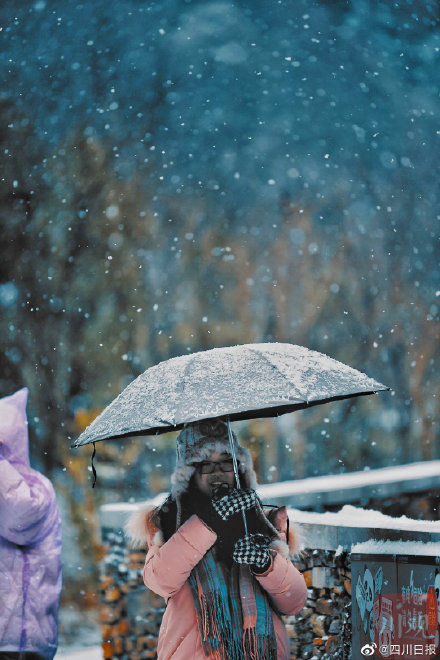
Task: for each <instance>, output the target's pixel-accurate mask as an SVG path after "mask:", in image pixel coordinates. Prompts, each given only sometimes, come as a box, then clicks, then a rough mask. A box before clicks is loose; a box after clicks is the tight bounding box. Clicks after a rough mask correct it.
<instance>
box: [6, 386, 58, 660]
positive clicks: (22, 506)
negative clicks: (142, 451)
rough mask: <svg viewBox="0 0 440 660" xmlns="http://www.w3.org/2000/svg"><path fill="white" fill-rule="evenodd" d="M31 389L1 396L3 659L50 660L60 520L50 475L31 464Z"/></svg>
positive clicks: (53, 643) (55, 638)
mask: <svg viewBox="0 0 440 660" xmlns="http://www.w3.org/2000/svg"><path fill="white" fill-rule="evenodd" d="M27 397H28V389H27V388H23V389H21V390H19V391H18V392H16V393H15V394H13V395H12V396H8V397H5V398H3V399H0V659H1V660H9V659H11V660H12V658H14V659H16V658H17V659H18V658H19V659H20V660H21V659H23V660H24V659H26V660H31V659H32V660H37V659H38V660H40V659H41V660H42V659H45V660H52V658H53V657H54V655H55V652H56V650H57V641H58V632H57V618H58V606H59V599H60V592H61V522H60V515H59V511H58V506H57V502H56V498H55V492H54V489H53V486H52V484H51V483H50V481H49V480H48V479H47V478H46V477H44V476H43V475H42V474H40V473H39V472H37V471H36V470H33V469H32V468H31V466H30V464H29V451H28V429H27V419H26V402H27Z"/></svg>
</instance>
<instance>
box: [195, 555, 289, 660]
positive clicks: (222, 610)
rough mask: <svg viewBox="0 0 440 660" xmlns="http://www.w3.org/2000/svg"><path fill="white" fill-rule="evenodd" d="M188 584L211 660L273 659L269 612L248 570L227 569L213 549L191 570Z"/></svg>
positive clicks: (271, 624)
mask: <svg viewBox="0 0 440 660" xmlns="http://www.w3.org/2000/svg"><path fill="white" fill-rule="evenodd" d="M189 585H190V588H191V593H192V597H193V601H194V605H195V608H196V612H197V618H198V620H199V623H200V632H201V637H202V646H203V651H204V653H205V655H206V656H207V657H209V658H211V659H212V660H276V657H277V644H276V638H275V631H274V627H273V619H272V610H271V607H270V605H269V601H268V598H267V596H266V593H265V592H264V590H263V589H262V588H261V587H260V585H259V584H258V582H257V580H256V579H255V578H254V577H253V575H252V573H251V572H250V570H249V568H247V567H246V566H243V565H238V564H233V565H232V568H231V570H228V569H227V568H226V567H225V566H224V565H223V564H222V563H221V562H217V561H216V560H215V557H214V554H213V552H212V550H210V551H209V552H207V553H206V555H205V556H204V557H203V559H202V560H201V561H200V562H199V563H198V564H197V566H196V567H195V568H194V569H193V570H192V571H191V574H190V577H189Z"/></svg>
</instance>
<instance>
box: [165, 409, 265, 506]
mask: <svg viewBox="0 0 440 660" xmlns="http://www.w3.org/2000/svg"><path fill="white" fill-rule="evenodd" d="M231 440H232V443H233V447H234V451H235V454H236V457H237V461H238V464H239V472H240V474H241V475H242V476H244V477H245V480H246V482H247V484H248V488H254V489H255V488H256V487H257V477H256V475H255V471H254V467H253V463H252V457H251V455H250V452H249V450H248V449H246V448H245V447H242V446H241V445H240V444H239V442H238V439H237V436H236V435H235V433H232V437H231ZM212 452H217V453H219V454H221V453H227V454H230V453H231V446H230V441H229V435H228V426H227V424H226V423H225V422H224V421H223V420H221V419H206V420H203V421H201V422H194V423H191V424H187V425H186V426H185V427H184V428H183V430H182V431H181V433H180V434H179V436H178V438H177V460H176V467H175V469H174V472H173V474H172V475H171V495H172V496H173V498H175V499H177V498H178V497H179V496H180V495H181V494H182V493H184V492H185V491H186V490H187V488H188V484H189V482H190V479H191V477H192V476H193V474H194V472H195V470H196V465H197V463H201V462H202V461H205V460H206V459H207V458H209V456H210V454H211V453H212Z"/></svg>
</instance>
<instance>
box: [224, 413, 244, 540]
mask: <svg viewBox="0 0 440 660" xmlns="http://www.w3.org/2000/svg"><path fill="white" fill-rule="evenodd" d="M228 438H229V446H230V447H231V456H232V462H233V464H234V474H235V480H236V482H237V488H238V489H240V488H241V484H240V477H239V475H238V463H237V456H236V455H235V447H234V436H233V435H232V429H231V420H230V419H229V416H228ZM241 514H242V516H243V524H244V532H245V534H246V536H247V535H248V528H247V522H246V512H245V511H244V509H242V510H241Z"/></svg>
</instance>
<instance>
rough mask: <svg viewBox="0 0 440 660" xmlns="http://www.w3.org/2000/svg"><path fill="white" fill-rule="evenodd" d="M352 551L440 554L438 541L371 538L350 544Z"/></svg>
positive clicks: (386, 553)
mask: <svg viewBox="0 0 440 660" xmlns="http://www.w3.org/2000/svg"><path fill="white" fill-rule="evenodd" d="M351 552H352V553H359V554H369V555H370V554H371V555H424V556H428V557H439V556H440V543H431V542H428V543H424V542H421V541H420V542H418V541H375V540H373V539H371V540H369V541H364V542H363V543H355V544H354V545H352V546H351Z"/></svg>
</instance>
